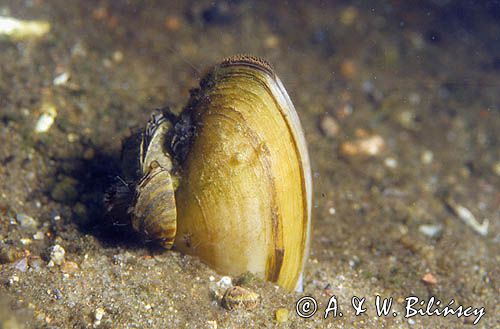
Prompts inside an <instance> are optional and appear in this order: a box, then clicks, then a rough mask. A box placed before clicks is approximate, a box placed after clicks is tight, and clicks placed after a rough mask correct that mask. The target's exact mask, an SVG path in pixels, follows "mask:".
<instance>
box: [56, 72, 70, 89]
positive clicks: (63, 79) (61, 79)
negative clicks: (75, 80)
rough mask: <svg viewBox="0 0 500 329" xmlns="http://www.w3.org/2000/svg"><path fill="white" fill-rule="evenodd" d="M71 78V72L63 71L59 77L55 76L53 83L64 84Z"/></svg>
mask: <svg viewBox="0 0 500 329" xmlns="http://www.w3.org/2000/svg"><path fill="white" fill-rule="evenodd" d="M68 80H69V73H68V72H63V73H61V74H59V75H58V76H57V77H55V78H54V80H53V81H52V83H53V84H54V86H62V85H65V84H66V83H67V82H68Z"/></svg>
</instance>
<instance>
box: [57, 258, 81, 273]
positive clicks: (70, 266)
mask: <svg viewBox="0 0 500 329" xmlns="http://www.w3.org/2000/svg"><path fill="white" fill-rule="evenodd" d="M78 270H79V268H78V264H77V263H75V262H72V261H66V262H64V263H63V264H62V266H61V271H62V272H63V273H75V272H77V271H78Z"/></svg>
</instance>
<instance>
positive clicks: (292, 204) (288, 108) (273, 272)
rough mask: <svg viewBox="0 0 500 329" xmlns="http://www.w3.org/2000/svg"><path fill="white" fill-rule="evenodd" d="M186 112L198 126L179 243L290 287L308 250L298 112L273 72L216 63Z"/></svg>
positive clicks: (228, 269)
mask: <svg viewBox="0 0 500 329" xmlns="http://www.w3.org/2000/svg"><path fill="white" fill-rule="evenodd" d="M195 97H196V98H195V100H193V101H192V102H191V103H192V104H191V106H190V107H189V108H187V109H186V111H191V113H190V115H191V118H192V120H193V124H194V127H195V134H194V137H193V139H192V141H191V145H190V148H189V151H188V153H187V157H186V158H185V160H184V161H183V163H182V164H181V178H180V180H179V188H178V189H177V190H176V192H175V201H176V205H177V209H176V210H177V234H176V237H175V245H176V247H177V248H178V249H179V250H181V251H183V252H186V253H189V254H193V255H197V256H199V257H200V258H201V259H202V260H203V261H204V262H206V263H208V264H210V265H211V266H213V267H214V268H215V269H216V270H217V271H219V272H220V273H224V274H229V275H238V274H241V273H243V272H246V271H251V272H253V273H256V274H257V275H259V276H260V277H262V278H264V279H267V280H269V281H273V282H277V283H278V284H279V285H280V286H282V287H284V288H287V289H290V290H291V289H294V288H296V287H297V284H298V282H299V279H300V276H301V273H302V270H303V266H304V263H305V259H306V256H307V251H308V244H309V232H310V213H311V176H310V165H309V157H308V154H307V149H306V143H305V139H304V136H303V132H302V128H301V126H300V123H299V119H298V116H297V113H296V112H295V109H294V106H293V104H292V102H291V100H290V98H289V96H288V94H287V92H286V90H285V89H284V87H283V85H282V83H281V81H280V80H279V78H278V77H277V76H276V75H275V74H274V73H273V71H272V69H271V68H270V66H269V65H268V64H267V63H266V62H264V61H262V60H259V59H256V58H252V57H235V58H231V59H229V60H226V61H224V62H222V63H221V64H219V65H217V66H215V67H214V68H213V69H212V70H211V72H210V73H209V74H208V75H207V77H206V78H205V79H204V80H203V82H202V85H201V90H200V91H199V92H198V93H197V94H196V96H195Z"/></svg>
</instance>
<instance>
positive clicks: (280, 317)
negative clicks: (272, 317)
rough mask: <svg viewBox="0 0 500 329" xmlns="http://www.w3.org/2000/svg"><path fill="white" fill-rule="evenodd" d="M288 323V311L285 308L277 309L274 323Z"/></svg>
mask: <svg viewBox="0 0 500 329" xmlns="http://www.w3.org/2000/svg"><path fill="white" fill-rule="evenodd" d="M287 321H288V310H287V309H286V308H279V309H277V310H276V322H278V323H284V322H287Z"/></svg>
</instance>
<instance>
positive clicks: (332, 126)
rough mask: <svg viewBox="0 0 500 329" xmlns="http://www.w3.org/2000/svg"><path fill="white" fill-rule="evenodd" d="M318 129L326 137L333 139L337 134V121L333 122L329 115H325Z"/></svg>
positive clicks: (333, 119)
mask: <svg viewBox="0 0 500 329" xmlns="http://www.w3.org/2000/svg"><path fill="white" fill-rule="evenodd" d="M319 127H320V129H321V132H322V133H323V134H324V135H325V136H326V137H335V136H337V135H338V134H339V131H340V127H339V124H338V123H337V121H336V120H335V118H334V117H332V116H331V115H325V116H324V117H323V118H322V119H321V121H320V123H319Z"/></svg>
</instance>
